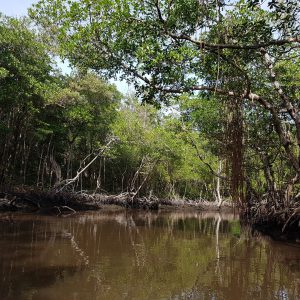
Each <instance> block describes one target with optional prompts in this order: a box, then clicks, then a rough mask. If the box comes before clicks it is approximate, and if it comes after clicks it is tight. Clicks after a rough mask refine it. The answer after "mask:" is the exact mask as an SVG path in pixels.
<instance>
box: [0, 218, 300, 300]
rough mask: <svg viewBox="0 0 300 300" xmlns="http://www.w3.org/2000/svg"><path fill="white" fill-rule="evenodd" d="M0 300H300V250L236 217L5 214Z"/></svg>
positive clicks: (0, 223)
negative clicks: (252, 229) (253, 230)
mask: <svg viewBox="0 0 300 300" xmlns="http://www.w3.org/2000/svg"><path fill="white" fill-rule="evenodd" d="M0 247H1V252H0V268H1V272H2V276H1V282H0V295H1V297H0V298H1V299H9V300H18V299H21V300H23V299H45V300H47V299H49V300H50V299H51V300H52V299H53V300H54V299H55V300H61V299H80V300H86V299H89V300H90V299H95V300H98V299H99V300H100V299H108V300H109V299H114V300H115V299H138V300H143V299H174V300H175V299H233V300H234V299H238V300H240V299H264V300H265V299H282V300H283V299H300V251H299V250H300V249H299V248H298V247H296V246H293V245H286V244H282V243H277V242H273V241H271V240H269V239H266V238H263V237H261V236H252V235H251V234H250V232H249V230H247V229H241V228H240V225H239V221H238V219H237V218H236V217H235V216H234V215H230V214H226V215H220V214H215V213H210V214H208V213H206V214H201V213H183V212H182V213H143V212H118V213H109V214H108V213H106V214H104V213H88V214H82V215H77V216H76V215H75V216H71V217H68V218H56V217H45V216H30V215H19V216H17V215H1V216H0Z"/></svg>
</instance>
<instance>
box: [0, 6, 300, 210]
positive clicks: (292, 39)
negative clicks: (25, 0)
mask: <svg viewBox="0 0 300 300" xmlns="http://www.w3.org/2000/svg"><path fill="white" fill-rule="evenodd" d="M299 11H300V8H299V4H298V2H297V1H293V0H291V1H279V0H278V1H277V0H273V1H269V2H268V3H264V2H262V1H246V0H239V1H210V0H207V1H198V0H191V1H181V0H174V1H173V0H171V1H169V0H161V1H158V0H150V1H140V0H126V1H110V0H101V1H93V0H80V1H67V0H41V1H39V3H37V4H36V5H35V6H34V8H33V9H32V10H31V11H30V15H31V17H32V18H34V20H35V21H36V24H37V25H38V28H39V32H40V34H41V36H36V35H35V34H34V33H33V32H32V31H31V30H29V29H28V28H29V27H28V26H27V25H26V22H25V21H18V20H14V19H6V18H2V23H1V43H3V45H6V46H3V47H2V48H3V49H4V50H1V51H3V55H2V56H1V69H0V74H1V79H0V80H1V84H2V82H3V84H2V85H3V87H4V86H5V87H4V88H3V89H2V90H1V97H2V98H1V111H0V112H1V124H2V125H1V135H2V137H1V138H3V140H4V141H5V142H4V145H5V147H4V149H3V150H2V152H1V161H2V163H1V181H2V182H3V183H4V182H9V183H11V182H14V183H27V184H33V183H35V184H37V185H42V186H44V187H50V186H52V185H56V186H62V184H67V185H68V186H69V184H70V186H69V187H72V188H76V189H88V190H96V191H107V192H122V191H130V192H139V193H140V194H143V195H149V194H152V193H154V194H156V195H158V196H163V197H176V196H177V195H178V196H180V197H184V196H186V197H188V198H199V197H206V198H210V199H212V198H213V197H214V196H215V197H216V198H217V199H218V201H221V198H222V196H225V197H233V198H234V199H235V200H238V201H241V202H242V201H245V200H247V203H250V202H252V201H253V200H257V199H262V198H267V199H269V200H272V201H275V204H276V205H277V206H278V201H277V200H278V199H280V201H279V202H281V203H284V205H287V206H288V205H289V203H291V202H292V203H295V202H297V201H298V195H299V194H298V192H299V188H300V187H299V180H300V151H299V147H300V115H299V76H300V74H299V68H298V66H299V42H300V40H299V36H298V34H299V26H298V24H299V22H298V19H299ZM11 29H13V30H11ZM20 35H21V36H22V37H26V38H24V39H25V40H26V43H23V42H20V39H18V36H20ZM27 36H28V37H27ZM41 40H43V43H42V42H40V41H41ZM5 43H6V44H5ZM45 45H47V49H50V50H51V51H54V52H55V53H56V54H59V55H60V56H61V57H63V58H67V59H68V60H69V61H70V63H71V64H72V65H73V66H74V67H75V68H77V70H79V71H78V72H77V74H73V75H72V76H70V77H63V76H61V75H59V74H55V72H54V71H53V70H52V68H51V61H50V59H49V55H48V53H47V51H46V46H45ZM20 47H23V48H22V49H23V50H22V51H18V49H19V48H20ZM2 48H1V49H2ZM5 49H7V50H5ZM33 62H34V63H33ZM33 65H34V67H33ZM24 70H26V72H25V71H24ZM23 72H25V73H24V74H23ZM11 74H16V75H11ZM17 74H18V76H20V78H21V79H16V78H17ZM21 75H22V76H21ZM116 76H120V78H122V79H125V80H127V81H128V82H130V83H131V84H133V85H134V87H135V90H136V92H137V96H138V99H140V100H143V102H148V103H150V104H155V105H154V106H153V107H151V106H148V105H143V106H140V105H139V104H138V103H139V101H138V100H136V99H134V97H124V96H122V95H120V94H119V93H118V92H117V91H116V89H115V88H114V87H113V86H111V85H109V84H107V83H106V82H105V81H104V79H103V78H106V79H107V78H112V77H115V78H116ZM19 82H22V84H19ZM16 90H19V92H18V93H17V95H18V96H17V97H15V91H16ZM18 97H19V98H18ZM18 99H19V100H18ZM20 99H22V100H20ZM166 104H167V105H172V107H173V110H174V109H175V110H176V111H177V112H176V113H175V114H174V113H173V112H170V111H169V112H168V110H167V113H162V112H160V111H158V110H157V108H159V107H164V105H166ZM155 107H156V108H155ZM19 119H20V120H21V121H20V122H19ZM17 120H18V121H17ZM22 122H23V123H22ZM7 124H8V125H7ZM17 124H21V125H20V126H19V125H17ZM31 157H35V158H36V159H31ZM4 162H5V163H4ZM6 162H7V163H6ZM28 162H30V163H28ZM73 179H74V180H73ZM275 199H277V200H275ZM280 205H281V204H280Z"/></svg>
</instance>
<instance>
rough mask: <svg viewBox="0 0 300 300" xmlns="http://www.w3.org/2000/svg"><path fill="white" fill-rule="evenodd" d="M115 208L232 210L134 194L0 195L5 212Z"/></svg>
mask: <svg viewBox="0 0 300 300" xmlns="http://www.w3.org/2000/svg"><path fill="white" fill-rule="evenodd" d="M114 207H119V208H124V209H126V208H134V209H144V210H158V209H164V210H169V209H170V210H177V209H184V210H211V211H214V210H215V211H219V210H222V211H224V210H226V211H231V210H232V207H231V205H229V204H228V203H224V204H223V205H222V207H218V206H217V205H216V204H215V203H213V202H208V201H189V200H168V199H159V198H157V197H150V198H149V197H141V198H139V197H134V196H133V195H132V194H130V193H122V194H119V195H104V194H84V193H72V192H71V193H70V192H59V193H57V192H51V191H47V192H45V191H32V190H31V191H9V192H0V211H2V212H5V211H22V212H33V213H46V214H56V215H60V214H70V213H75V212H77V211H88V210H99V209H109V208H114Z"/></svg>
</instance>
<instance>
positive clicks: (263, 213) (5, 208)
mask: <svg viewBox="0 0 300 300" xmlns="http://www.w3.org/2000/svg"><path fill="white" fill-rule="evenodd" d="M125 209H140V210H164V211H191V212H192V211H211V212H214V211H222V212H232V211H233V210H234V208H233V206H232V205H231V204H230V203H228V202H223V204H222V206H221V207H219V206H218V205H217V204H216V203H215V202H209V201H195V200H170V199H159V198H157V197H154V196H152V197H140V198H139V197H135V195H134V194H130V193H122V194H119V195H106V194H86V193H74V192H59V193H57V192H53V191H40V190H26V191H24V190H23V191H19V190H17V191H9V192H7V191H6V192H0V212H30V213H35V214H47V215H57V216H60V215H69V214H75V213H77V212H82V211H105V212H108V211H116V210H125ZM299 211H300V210H299V208H298V207H295V206H294V207H290V208H289V209H286V208H284V207H281V208H280V207H277V209H274V207H273V206H271V204H268V203H264V202H260V203H256V204H252V205H251V206H249V207H248V208H247V209H246V210H244V211H242V212H241V213H240V217H241V221H242V223H244V224H248V225H251V227H252V228H253V229H254V230H258V231H260V232H262V233H264V234H267V235H269V236H271V237H272V238H273V239H274V240H293V241H298V240H300V231H299V224H300V215H299ZM237 213H238V212H237Z"/></svg>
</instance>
